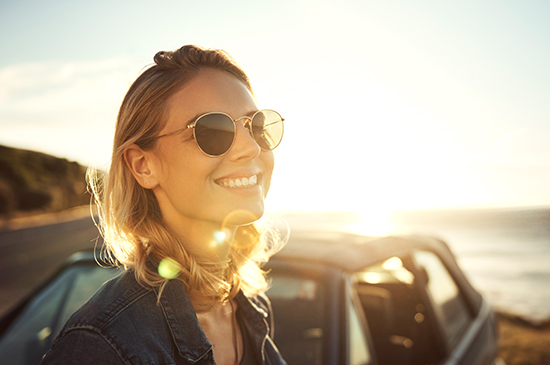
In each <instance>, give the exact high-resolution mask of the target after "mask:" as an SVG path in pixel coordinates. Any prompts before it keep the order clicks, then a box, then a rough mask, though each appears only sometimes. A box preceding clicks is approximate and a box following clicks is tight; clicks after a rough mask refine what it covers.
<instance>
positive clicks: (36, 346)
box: [0, 232, 497, 365]
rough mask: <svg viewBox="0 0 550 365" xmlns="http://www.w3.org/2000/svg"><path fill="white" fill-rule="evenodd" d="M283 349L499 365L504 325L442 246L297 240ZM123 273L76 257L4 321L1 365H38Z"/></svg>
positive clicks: (286, 262) (280, 290)
mask: <svg viewBox="0 0 550 365" xmlns="http://www.w3.org/2000/svg"><path fill="white" fill-rule="evenodd" d="M266 268H267V269H268V270H269V272H270V273H269V276H270V278H271V280H272V286H271V289H270V290H269V291H268V295H269V297H270V299H271V301H272V304H273V310H274V315H275V342H276V343H277V346H278V347H279V349H280V351H281V353H282V354H283V357H284V358H285V359H286V360H287V362H288V363H289V364H300V365H302V364H323V365H327V364H350V365H359V364H380V365H386V364H467V365H474V364H494V363H495V361H497V360H496V354H497V334H496V329H495V320H494V316H493V312H492V311H491V309H490V307H489V305H488V304H487V302H486V301H485V300H484V299H483V297H482V296H481V295H480V294H479V293H478V292H477V291H476V290H475V289H474V288H472V286H471V285H470V284H469V283H468V281H467V280H466V278H465V277H464V274H463V273H462V271H461V270H460V268H459V267H458V266H457V263H456V260H455V258H454V257H453V254H452V253H451V251H450V250H449V248H448V246H447V245H446V244H445V243H444V242H443V241H441V240H438V239H435V238H428V237H383V238H377V237H365V236H358V235H352V234H346V233H332V232H296V233H293V234H292V235H291V237H290V240H289V242H288V244H287V245H286V247H285V248H284V249H283V250H282V251H281V252H279V253H278V254H277V255H275V256H274V257H273V258H272V259H271V261H270V262H269V265H267V267H266ZM119 273H120V270H119V269H116V268H105V267H100V266H99V265H98V264H97V262H96V261H95V259H94V255H93V253H91V252H88V253H79V254H76V255H74V256H73V257H72V258H71V259H70V260H69V261H68V262H67V264H66V265H65V266H64V267H63V268H62V269H61V270H60V272H59V273H58V274H57V275H55V276H54V277H53V278H52V279H51V280H49V281H48V282H47V283H46V284H45V285H44V286H43V287H41V288H40V289H39V290H38V291H37V292H35V293H34V294H33V295H32V296H30V297H29V298H28V299H27V300H25V301H24V302H23V303H21V305H19V306H18V307H16V308H15V309H14V310H13V311H12V312H11V313H9V314H8V315H7V316H6V317H5V318H3V319H2V321H1V322H0V336H1V337H0V359H1V360H2V361H1V362H2V364H6V365H7V364H37V363H38V362H39V361H40V359H41V357H42V356H43V354H44V353H45V352H46V351H47V350H48V348H49V347H50V346H51V343H52V341H53V339H54V338H55V336H56V335H57V334H58V333H59V331H60V329H61V327H62V326H63V324H64V322H65V321H66V320H67V319H68V318H69V316H70V315H71V314H72V313H73V312H74V311H75V310H76V309H77V308H78V307H79V306H80V305H81V304H82V303H84V302H85V301H86V299H87V298H89V297H90V296H91V295H92V294H93V292H94V291H95V290H97V289H98V288H99V286H100V285H101V284H102V283H103V282H104V281H106V280H108V279H110V278H112V277H114V276H116V275H118V274H119Z"/></svg>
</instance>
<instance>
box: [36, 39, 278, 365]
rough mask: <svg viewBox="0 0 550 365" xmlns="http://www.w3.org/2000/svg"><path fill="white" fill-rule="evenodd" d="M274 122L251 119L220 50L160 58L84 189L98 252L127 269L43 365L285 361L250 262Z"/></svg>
mask: <svg viewBox="0 0 550 365" xmlns="http://www.w3.org/2000/svg"><path fill="white" fill-rule="evenodd" d="M282 132H283V119H282V118H281V117H280V115H279V114H277V113H276V112H274V111H272V110H263V111H259V110H258V107H257V106H256V101H255V98H254V96H253V92H252V87H251V86H250V82H249V79H248V77H247V76H246V74H245V73H244V72H243V71H242V70H241V69H240V68H239V67H238V66H237V65H236V63H235V62H234V61H233V60H232V59H231V58H229V56H228V55H227V54H226V53H224V52H222V51H219V50H206V49H202V48H199V47H196V46H184V47H182V48H180V49H178V50H177V51H174V52H159V53H157V55H156V56H155V64H154V65H153V66H151V67H150V68H148V69H147V70H146V71H145V72H143V73H142V74H141V75H140V76H139V77H138V78H137V80H136V81H135V82H134V83H133V84H132V86H131V87H130V89H129V91H128V93H127V94H126V97H125V98H124V101H123V102H122V106H121V108H120V111H119V115H118V119H117V125H116V132H115V139H114V147H113V156H112V160H111V167H110V170H109V173H108V175H107V176H105V177H104V178H103V179H102V180H101V184H99V181H100V180H98V179H95V180H94V179H92V180H91V181H90V185H91V187H92V191H93V193H94V196H95V197H96V200H97V204H98V207H99V212H100V218H101V229H102V234H103V236H104V238H105V247H106V250H107V252H108V254H110V257H111V258H113V259H115V260H116V261H117V262H119V263H120V264H122V265H124V266H125V267H126V268H127V269H128V270H127V271H126V272H125V273H123V274H122V275H121V276H120V277H119V278H116V279H114V280H112V281H110V282H107V283H106V284H104V285H103V286H102V288H101V289H100V290H99V291H98V292H97V293H96V294H95V295H94V296H93V297H92V298H91V299H90V300H89V301H88V302H87V303H86V304H85V305H84V306H83V307H82V308H80V309H79V310H78V311H77V312H76V313H75V314H74V315H73V316H72V317H71V319H70V320H69V321H68V322H67V324H66V325H65V327H64V328H63V330H62V331H61V333H60V335H59V336H58V337H57V338H56V340H55V341H54V343H53V346H52V349H51V350H50V351H49V352H48V353H47V354H46V356H45V357H44V359H43V362H42V363H43V364H57V363H78V364H188V363H189V364H213V363H216V364H232V365H233V364H283V363H284V361H283V360H282V358H281V357H280V355H279V352H278V350H277V348H276V347H275V345H274V344H273V342H272V340H271V337H270V335H272V330H273V326H272V322H271V317H270V305H269V301H268V300H267V298H266V297H265V295H264V294H263V292H264V291H265V290H266V286H267V285H266V280H265V277H264V273H263V272H262V271H261V270H260V268H259V266H258V265H259V264H261V263H263V262H265V261H266V260H267V259H268V257H269V256H270V255H271V254H272V253H273V252H274V246H273V245H272V244H269V243H268V242H267V239H266V238H265V237H263V236H262V234H260V231H259V230H258V229H257V228H256V226H255V224H254V222H255V221H256V220H257V219H259V218H260V217H261V216H262V215H263V213H264V198H265V196H266V194H267V192H268V190H269V186H270V181H271V174H272V171H273V165H274V158H273V152H272V149H274V148H275V147H277V145H278V144H279V142H280V141H281V138H282Z"/></svg>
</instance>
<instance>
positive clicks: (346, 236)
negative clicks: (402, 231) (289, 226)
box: [277, 231, 454, 272]
mask: <svg viewBox="0 0 550 365" xmlns="http://www.w3.org/2000/svg"><path fill="white" fill-rule="evenodd" d="M412 248H416V249H427V250H430V251H435V252H436V253H438V254H439V256H445V257H444V259H445V260H454V257H453V256H452V253H451V251H450V250H449V248H448V246H447V244H446V243H445V242H443V241H441V240H439V239H437V238H433V237H424V236H385V237H376V236H363V235H358V234H353V233H348V232H323V231H292V232H291V234H290V237H289V239H288V242H287V243H286V245H285V246H284V247H283V249H282V250H281V252H279V253H278V254H277V257H284V258H287V259H296V260H304V261H314V262H318V263H322V264H325V265H330V266H333V267H336V268H338V269H340V270H343V271H347V272H357V271H361V270H363V269H364V268H366V267H367V266H371V265H374V264H377V263H379V262H380V261H383V260H386V259H388V258H390V257H393V256H399V255H400V254H402V253H404V252H407V251H410V250H411V249H412Z"/></svg>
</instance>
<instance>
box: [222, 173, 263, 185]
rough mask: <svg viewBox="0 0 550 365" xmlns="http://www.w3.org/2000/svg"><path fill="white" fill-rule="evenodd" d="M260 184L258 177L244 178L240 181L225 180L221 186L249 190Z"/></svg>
mask: <svg viewBox="0 0 550 365" xmlns="http://www.w3.org/2000/svg"><path fill="white" fill-rule="evenodd" d="M257 183H258V175H253V176H250V177H243V178H240V179H231V180H225V181H224V182H222V183H221V184H222V185H223V186H225V187H226V188H249V187H252V186H254V185H256V184H257Z"/></svg>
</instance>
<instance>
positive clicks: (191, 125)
mask: <svg viewBox="0 0 550 365" xmlns="http://www.w3.org/2000/svg"><path fill="white" fill-rule="evenodd" d="M265 111H269V112H274V113H276V114H277V115H278V116H279V117H280V118H281V123H282V132H281V141H282V140H283V137H282V135H284V129H285V125H284V123H283V122H284V121H285V118H283V117H282V116H281V114H279V113H278V112H276V111H275V110H273V109H261V110H258V111H257V112H255V113H254V114H253V115H252V116H251V117H247V116H242V117H240V118H237V119H233V118H231V116H230V115H229V114H227V113H224V112H208V113H204V114H202V115H200V116H199V117H197V119H195V121H194V122H193V123H191V124H188V125H187V126H185V127H183V128H180V129H176V130H175V131H173V132H169V133H165V134H161V135H160V136H157V137H155V139H157V138H161V137H167V136H173V135H176V134H179V133H181V132H184V131H186V130H188V129H193V138H194V139H195V143H196V144H197V147H199V149H200V150H201V151H202V153H204V154H205V155H207V156H209V157H221V156H223V155H225V154H226V153H227V152H229V151H230V150H231V148H232V147H233V144H235V136H236V135H237V122H238V121H240V120H243V119H248V123H244V122H243V125H244V127H245V128H246V129H247V130H248V132H249V133H250V135H251V136H252V139H254V142H256V143H257V144H258V146H260V144H259V143H258V142H257V141H256V139H255V138H254V135H253V134H252V120H253V119H254V117H255V116H256V115H257V114H258V113H262V112H265ZM211 114H222V115H225V116H227V117H228V118H229V119H231V121H232V122H233V141H231V146H229V148H228V149H227V151H225V152H224V153H222V154H221V155H211V154H209V153H206V152H205V151H204V150H203V149H202V147H201V146H200V145H199V143H198V142H197V138H196V135H195V131H196V129H195V127H196V126H197V122H198V121H199V119H201V118H202V117H206V116H208V115H211ZM277 123H278V122H277ZM271 124H273V123H271ZM268 125H270V124H268ZM281 141H279V143H277V145H276V146H275V147H273V148H272V149H267V150H266V149H265V148H262V147H261V146H260V148H261V149H262V150H264V151H273V150H274V149H275V148H277V146H279V144H280V143H281Z"/></svg>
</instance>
